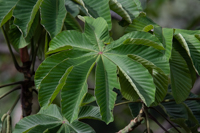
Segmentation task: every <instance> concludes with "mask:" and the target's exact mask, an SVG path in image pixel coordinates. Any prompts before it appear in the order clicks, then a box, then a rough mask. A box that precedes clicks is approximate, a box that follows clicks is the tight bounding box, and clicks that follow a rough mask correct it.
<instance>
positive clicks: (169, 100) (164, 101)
mask: <svg viewBox="0 0 200 133" xmlns="http://www.w3.org/2000/svg"><path fill="white" fill-rule="evenodd" d="M188 100H200V98H187V99H185V101H188ZM173 101H175V99H165V100H163V101H162V103H166V102H173Z"/></svg>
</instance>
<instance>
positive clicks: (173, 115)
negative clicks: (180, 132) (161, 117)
mask: <svg viewBox="0 0 200 133" xmlns="http://www.w3.org/2000/svg"><path fill="white" fill-rule="evenodd" d="M190 96H191V95H190ZM188 98H189V97H188ZM169 99H173V97H172V95H171V94H167V96H166V98H165V100H166V102H163V103H161V104H160V106H161V107H162V108H163V110H164V111H165V112H166V114H167V115H168V116H169V117H170V120H171V121H173V122H175V123H177V124H178V125H179V126H181V127H182V128H184V130H185V131H186V132H191V131H192V130H196V131H197V128H198V125H199V123H198V121H197V119H196V118H195V115H194V114H193V113H194V112H195V111H197V108H198V107H199V104H195V102H196V101H191V102H190V101H185V102H186V103H187V104H188V105H187V104H185V103H181V104H176V103H175V101H168V100H169ZM192 104H193V105H194V104H195V105H197V106H191V105H192ZM191 107H194V108H193V109H192V108H191ZM192 110H194V112H192Z"/></svg>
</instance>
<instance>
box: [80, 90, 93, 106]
mask: <svg viewBox="0 0 200 133" xmlns="http://www.w3.org/2000/svg"><path fill="white" fill-rule="evenodd" d="M95 100H96V98H95V97H94V96H93V95H92V94H90V93H87V94H86V95H85V97H84V99H83V101H82V103H81V106H84V105H86V104H89V103H91V102H94V101H95Z"/></svg>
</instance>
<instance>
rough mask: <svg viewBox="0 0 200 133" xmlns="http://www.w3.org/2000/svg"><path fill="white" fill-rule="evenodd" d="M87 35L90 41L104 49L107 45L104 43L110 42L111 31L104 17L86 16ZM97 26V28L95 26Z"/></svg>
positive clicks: (99, 48) (100, 49)
mask: <svg viewBox="0 0 200 133" xmlns="http://www.w3.org/2000/svg"><path fill="white" fill-rule="evenodd" d="M85 21H86V22H85V35H86V37H87V38H88V39H89V41H90V42H91V43H92V44H93V45H94V46H96V47H98V50H99V51H102V50H103V48H104V47H105V44H104V43H109V41H110V40H109V39H110V38H109V32H108V25H107V24H106V21H105V20H104V19H102V18H97V19H95V20H93V18H90V17H85ZM94 27H95V28H94Z"/></svg>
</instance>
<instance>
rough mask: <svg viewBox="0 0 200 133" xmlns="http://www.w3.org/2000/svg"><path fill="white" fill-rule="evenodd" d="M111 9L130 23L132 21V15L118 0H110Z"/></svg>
mask: <svg viewBox="0 0 200 133" xmlns="http://www.w3.org/2000/svg"><path fill="white" fill-rule="evenodd" d="M109 5H110V9H111V10H112V11H114V12H116V13H117V14H118V15H120V16H121V17H122V18H123V19H124V20H126V21H127V22H128V23H131V17H130V16H129V14H128V12H127V11H126V10H125V9H124V8H123V7H122V5H121V4H120V3H119V2H118V1H117V0H110V1H109Z"/></svg>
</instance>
